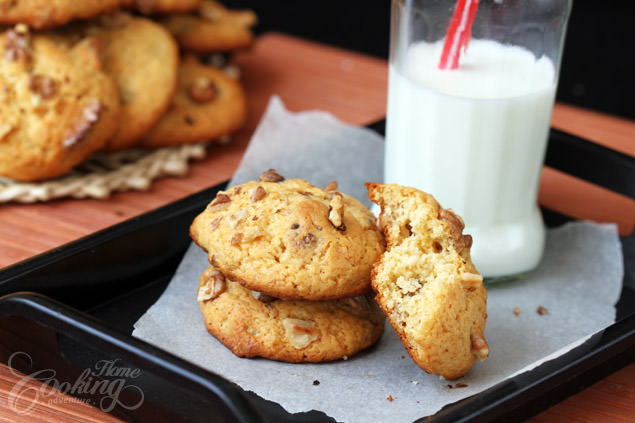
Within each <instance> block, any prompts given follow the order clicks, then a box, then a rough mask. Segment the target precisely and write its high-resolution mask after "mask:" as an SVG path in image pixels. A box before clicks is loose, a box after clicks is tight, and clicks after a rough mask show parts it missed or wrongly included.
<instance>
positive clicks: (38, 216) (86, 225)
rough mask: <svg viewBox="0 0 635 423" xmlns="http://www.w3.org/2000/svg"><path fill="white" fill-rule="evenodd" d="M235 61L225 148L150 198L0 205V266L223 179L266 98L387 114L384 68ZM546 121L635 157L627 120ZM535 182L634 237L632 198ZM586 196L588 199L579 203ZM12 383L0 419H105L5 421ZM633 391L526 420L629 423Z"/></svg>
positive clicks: (629, 380)
mask: <svg viewBox="0 0 635 423" xmlns="http://www.w3.org/2000/svg"><path fill="white" fill-rule="evenodd" d="M235 62H236V63H237V64H238V65H239V66H240V68H241V69H242V75H243V77H242V78H243V82H244V85H245V88H246V92H247V98H248V103H249V113H248V121H247V124H246V126H245V128H243V130H241V131H240V132H239V133H238V134H237V135H236V136H235V137H234V139H233V141H232V142H231V143H229V144H227V145H215V146H212V147H211V149H210V154H209V157H208V158H206V159H204V160H201V161H199V162H195V163H193V164H192V166H191V171H190V173H189V174H188V175H187V176H186V177H183V178H165V179H162V180H160V181H158V182H156V183H155V184H154V185H153V186H152V188H151V189H150V190H149V191H148V192H126V193H119V194H116V195H114V196H113V197H112V198H110V199H108V200H104V201H102V200H60V201H53V202H50V203H43V204H31V205H24V204H6V205H0V268H1V267H4V266H7V265H10V264H12V263H15V262H18V261H20V260H24V259H27V258H29V257H31V256H33V255H35V254H38V253H42V252H45V251H47V250H49V249H51V248H55V247H57V246H59V245H61V244H64V243H67V242H69V241H72V240H75V239H77V238H80V237H82V236H85V235H88V234H91V233H93V232H95V231H97V230H99V229H103V228H106V227H108V226H111V225H113V224H115V223H118V222H120V221H122V220H125V219H128V218H130V217H133V216H136V215H139V214H141V213H143V212H145V211H148V210H151V209H154V208H156V207H159V206H162V205H165V204H167V203H170V202H172V201H175V200H177V199H180V198H183V197H185V196H187V195H189V194H192V193H194V192H197V191H200V190H202V189H204V188H207V187H210V186H213V185H215V184H217V183H219V182H222V181H224V180H227V179H229V177H231V175H232V174H233V172H234V170H235V169H236V167H237V166H238V164H239V162H240V159H241V157H242V153H243V151H244V149H245V147H246V145H247V143H248V141H249V137H250V136H251V133H252V132H253V130H254V128H255V127H256V125H257V124H258V122H259V120H260V118H261V116H262V113H263V111H264V109H265V106H266V104H267V102H268V101H269V98H270V97H271V95H273V94H277V95H279V96H280V97H281V98H282V100H283V101H284V102H285V104H286V106H287V107H288V108H289V109H290V110H293V111H300V110H308V109H320V110H326V111H329V112H331V113H333V114H334V115H335V116H337V117H339V118H340V119H342V120H344V121H345V122H348V123H351V124H356V125H365V124H368V123H371V122H374V121H376V120H379V119H381V118H383V117H384V115H385V105H386V87H387V64H386V62H385V61H383V60H379V59H376V58H371V57H367V56H363V55H359V54H355V53H351V52H348V51H344V50H340V49H337V48H332V47H327V46H322V45H317V44H315V43H312V42H309V41H304V40H299V39H297V38H291V37H288V36H285V35H281V34H275V33H270V34H267V35H264V36H263V37H261V38H260V39H259V40H258V41H257V42H256V44H255V45H254V47H253V48H252V49H251V50H250V51H247V52H243V53H241V54H239V55H238V56H237V57H236V58H235ZM552 124H553V126H554V127H556V128H558V129H561V130H564V131H567V132H571V133H574V134H577V135H580V136H582V137H585V138H588V139H591V140H593V141H595V142H597V143H599V144H602V145H605V146H607V147H610V148H613V149H616V150H618V151H621V152H623V153H625V154H629V155H631V156H635V141H634V140H635V123H634V122H631V121H626V120H624V119H618V118H613V117H609V116H605V115H602V114H599V113H595V112H592V111H588V110H581V109H578V108H575V107H572V106H567V105H562V104H558V105H556V107H555V109H554V113H553V120H552ZM542 178H543V179H542V182H541V187H540V202H541V204H543V205H546V206H547V207H549V208H552V209H553V210H556V211H561V212H565V213H568V214H571V215H573V216H575V217H578V218H590V219H595V220H598V221H612V222H617V223H618V224H619V225H620V230H621V231H622V233H628V232H629V231H632V230H633V222H634V221H635V219H634V218H633V213H635V211H634V210H633V208H634V207H635V206H634V205H633V201H632V199H628V198H626V199H624V198H620V197H615V196H614V195H613V193H610V192H608V193H607V192H605V191H606V190H602V189H599V190H598V187H595V186H588V185H590V184H586V183H580V182H579V181H576V180H573V181H572V180H571V177H569V176H568V175H562V174H561V173H560V172H558V171H555V170H553V169H549V168H545V170H544V171H543V175H542ZM563 193H569V194H568V195H563ZM589 193H591V194H592V197H590V198H586V196H587V195H589ZM578 200H579V201H578ZM593 204H595V206H593ZM607 204H611V206H610V207H607ZM608 209H610V210H608ZM607 210H608V211H607ZM629 219H630V221H629ZM629 222H630V224H629ZM12 377H13V378H14V379H11V378H12ZM13 380H15V376H14V375H12V374H11V372H10V371H9V370H8V369H6V366H2V365H0V421H24V422H31V421H46V422H68V421H85V422H110V421H113V420H112V418H111V417H109V416H106V415H102V414H100V413H99V412H97V410H94V409H89V408H88V407H86V406H84V405H81V404H65V405H64V406H63V407H58V406H55V407H47V406H46V405H45V404H38V408H37V415H33V416H31V417H29V418H32V420H25V419H23V418H22V417H21V416H17V415H16V414H15V413H13V414H11V410H10V409H9V408H8V407H7V403H6V398H7V389H10V386H11V383H12V381H13ZM634 391H635V364H631V365H629V366H628V367H626V368H625V369H622V370H620V371H618V372H616V373H615V374H613V375H611V376H609V377H607V378H606V379H604V380H602V381H600V382H598V383H596V384H595V385H593V386H592V387H590V388H587V389H586V390H584V391H582V392H581V393H579V394H577V395H574V396H572V397H570V398H569V399H567V400H565V401H563V402H562V403H560V404H558V405H556V406H555V407H552V408H550V409H549V410H547V411H545V412H543V413H541V414H540V415H538V416H536V417H535V418H533V419H531V421H533V422H537V423H539V422H603V421H616V422H634V421H635V395H634Z"/></svg>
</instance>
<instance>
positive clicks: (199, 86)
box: [188, 78, 218, 103]
mask: <svg viewBox="0 0 635 423" xmlns="http://www.w3.org/2000/svg"><path fill="white" fill-rule="evenodd" d="M188 94H189V96H190V98H191V99H192V100H194V101H196V102H197V103H205V102H208V101H212V100H213V99H215V98H216V96H218V88H216V85H214V81H212V80H211V79H209V78H197V79H196V80H195V81H194V82H193V83H192V85H190V88H189V89H188Z"/></svg>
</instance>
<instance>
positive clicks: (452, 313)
mask: <svg viewBox="0 0 635 423" xmlns="http://www.w3.org/2000/svg"><path fill="white" fill-rule="evenodd" d="M366 186H367V187H368V196H369V197H370V199H371V200H372V201H374V202H375V203H377V204H378V205H379V206H381V214H380V216H379V221H380V223H381V226H382V228H383V230H384V234H385V236H386V242H387V247H386V252H385V253H384V254H383V255H382V256H381V259H380V260H379V261H378V262H377V264H376V265H375V267H374V268H373V273H372V279H373V282H372V283H373V289H374V290H375V291H376V292H377V296H376V299H377V302H378V303H379V305H380V306H381V308H382V309H383V310H384V313H385V314H386V316H388V319H389V320H390V323H391V325H392V326H393V328H394V329H395V331H396V332H397V334H398V335H399V338H400V339H401V341H402V342H403V344H404V345H405V347H406V349H407V350H408V353H409V354H410V356H411V357H412V359H413V360H414V361H415V362H416V363H417V364H418V365H419V366H420V367H421V368H422V369H423V370H425V371H426V372H428V373H433V374H440V375H443V376H444V377H445V378H446V379H456V378H459V377H461V376H463V375H464V374H465V373H467V371H468V370H469V369H470V368H471V367H472V365H473V364H474V362H475V360H476V359H480V360H484V359H485V358H486V357H487V355H488V354H489V347H488V346H487V342H486V341H485V337H484V336H483V331H484V330H485V320H486V318H487V313H486V302H487V293H486V292H485V288H484V287H483V277H482V276H481V275H480V274H479V273H478V272H477V271H476V269H475V268H474V265H473V264H472V261H471V259H470V247H471V245H472V238H471V237H470V236H469V235H463V234H462V231H463V221H462V220H461V219H460V218H459V217H458V216H457V215H456V214H454V213H453V212H452V211H451V210H446V209H443V208H442V207H441V206H440V205H439V203H437V202H436V200H435V199H434V198H433V197H432V196H431V195H429V194H426V193H424V192H421V191H418V190H416V189H414V188H408V187H402V186H399V185H382V184H374V183H367V184H366Z"/></svg>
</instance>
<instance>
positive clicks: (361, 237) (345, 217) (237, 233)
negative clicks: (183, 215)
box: [190, 170, 383, 300]
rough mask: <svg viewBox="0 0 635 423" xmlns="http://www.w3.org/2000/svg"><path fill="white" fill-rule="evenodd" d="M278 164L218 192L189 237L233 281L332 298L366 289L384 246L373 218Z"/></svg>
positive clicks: (278, 292) (296, 295) (283, 293)
mask: <svg viewBox="0 0 635 423" xmlns="http://www.w3.org/2000/svg"><path fill="white" fill-rule="evenodd" d="M281 178H282V177H281V176H280V175H278V174H277V173H276V172H275V171H272V170H270V171H268V172H265V173H264V174H263V175H261V178H260V179H261V180H260V181H251V182H247V183H245V184H242V185H238V186H235V187H233V188H231V189H228V190H227V191H225V192H220V193H218V195H217V196H216V198H215V199H214V201H212V202H211V203H210V204H209V205H208V206H207V208H206V209H205V211H204V212H203V213H201V214H200V215H199V216H198V217H197V218H196V219H195V220H194V223H193V224H192V226H191V228H190V232H191V235H192V238H193V239H194V241H195V242H196V243H197V244H198V245H200V246H201V247H202V248H203V249H205V250H206V251H207V252H208V254H209V260H210V263H212V264H213V265H215V266H217V267H218V268H219V269H220V270H221V271H222V272H223V273H224V274H225V275H227V276H228V277H230V278H231V279H232V280H236V281H238V282H240V283H242V284H243V285H244V286H246V287H248V288H249V289H253V290H255V291H259V292H263V293H265V294H268V295H271V296H274V297H277V298H283V299H305V300H329V299H334V298H340V297H344V296H354V295H361V294H365V293H366V292H368V291H369V290H370V270H371V267H372V264H373V263H374V262H375V260H376V259H377V258H378V257H379V255H380V254H381V253H382V251H383V237H382V235H381V233H380V232H379V229H378V228H377V226H376V225H375V217H374V216H373V215H372V213H370V211H369V210H368V209H366V207H364V205H362V204H361V203H360V202H359V201H357V200H355V199H354V198H352V197H350V196H348V195H344V194H341V193H340V192H338V191H337V190H336V188H331V190H329V191H325V190H323V189H320V188H316V187H314V186H313V185H311V184H310V183H308V182H307V181H305V180H303V179H288V180H282V179H281Z"/></svg>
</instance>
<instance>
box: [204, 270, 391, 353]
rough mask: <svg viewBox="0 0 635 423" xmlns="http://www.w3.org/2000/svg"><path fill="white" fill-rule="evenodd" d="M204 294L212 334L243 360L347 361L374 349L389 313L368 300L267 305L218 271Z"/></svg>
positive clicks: (210, 274)
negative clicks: (246, 358) (360, 353)
mask: <svg viewBox="0 0 635 423" xmlns="http://www.w3.org/2000/svg"><path fill="white" fill-rule="evenodd" d="M220 280H222V282H219V281H220ZM214 287H215V288H214ZM214 289H216V290H217V291H216V292H214ZM198 292H199V295H198V300H199V306H200V308H201V312H202V314H203V318H204V320H205V326H206V328H207V330H208V331H209V332H210V333H211V334H212V335H214V336H215V337H216V338H217V339H218V340H220V341H221V342H222V343H223V344H224V345H225V346H226V347H227V348H229V349H230V350H231V351H232V352H233V353H234V354H236V355H237V356H239V357H256V356H257V357H265V358H268V359H271V360H278V361H286V362H291V363H299V362H321V361H330V360H338V359H342V358H344V359H346V358H349V357H351V356H352V355H354V354H356V353H358V352H359V351H361V350H363V349H365V348H368V347H370V346H372V345H373V344H374V343H375V342H377V340H378V339H379V338H380V337H381V334H382V332H383V329H384V315H383V314H382V312H381V310H380V309H379V307H378V306H377V304H376V303H375V302H374V301H373V299H372V298H367V297H356V298H345V299H340V300H332V301H283V300H277V299H271V298H268V299H266V300H265V301H262V300H259V299H256V297H257V296H260V294H258V293H255V292H251V291H250V290H248V289H247V288H245V287H243V286H242V285H240V284H239V283H238V282H234V281H231V280H229V279H225V278H224V277H223V276H222V274H221V272H219V271H218V270H217V269H215V268H214V267H210V268H208V269H207V270H206V271H205V273H203V275H201V278H200V284H199V291H198ZM214 294H215V295H214Z"/></svg>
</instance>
